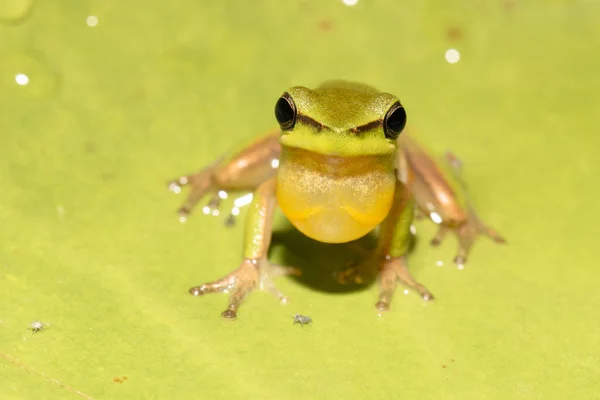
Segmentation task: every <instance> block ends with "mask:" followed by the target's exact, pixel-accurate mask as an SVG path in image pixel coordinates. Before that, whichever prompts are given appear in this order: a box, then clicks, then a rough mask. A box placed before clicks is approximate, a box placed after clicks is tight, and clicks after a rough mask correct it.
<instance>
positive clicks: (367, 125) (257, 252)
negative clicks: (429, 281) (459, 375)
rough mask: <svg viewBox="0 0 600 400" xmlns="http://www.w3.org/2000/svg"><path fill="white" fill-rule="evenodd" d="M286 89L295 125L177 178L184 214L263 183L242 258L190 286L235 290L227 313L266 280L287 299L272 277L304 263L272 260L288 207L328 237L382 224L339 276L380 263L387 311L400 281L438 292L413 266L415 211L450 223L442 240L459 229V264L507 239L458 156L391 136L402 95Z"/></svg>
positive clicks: (355, 88)
mask: <svg viewBox="0 0 600 400" xmlns="http://www.w3.org/2000/svg"><path fill="white" fill-rule="evenodd" d="M286 93H287V96H288V99H291V100H292V102H293V105H294V107H295V110H294V111H295V114H294V115H295V118H294V121H295V123H294V125H293V127H292V128H289V127H288V126H286V125H285V124H284V125H282V126H281V129H279V130H277V131H276V132H273V133H270V134H268V135H264V136H261V137H260V138H259V139H258V140H254V141H253V142H251V143H249V144H248V145H246V146H244V147H243V148H242V149H241V150H240V151H238V152H234V153H233V154H232V155H231V156H230V157H228V158H224V159H222V160H219V161H217V162H215V163H214V164H212V165H210V166H208V167H206V168H204V169H202V170H201V171H199V172H198V173H195V174H192V175H187V176H182V177H180V178H178V179H176V180H173V181H171V182H170V184H169V186H170V188H171V190H173V191H175V192H176V193H179V192H180V191H181V186H184V185H189V186H190V187H191V192H190V194H189V196H188V198H187V200H186V202H185V203H184V205H183V206H182V207H181V209H180V211H179V212H180V218H181V219H182V220H183V219H184V218H186V217H187V215H188V214H189V213H190V212H191V210H192V209H193V207H194V205H195V204H196V203H197V202H198V201H199V200H200V199H202V198H203V197H204V196H205V195H206V194H208V193H212V194H213V197H212V200H211V201H210V202H209V205H210V207H211V208H216V207H218V205H219V197H218V196H216V193H217V192H218V191H219V190H225V191H229V192H232V191H233V192H236V191H253V200H252V203H251V204H250V206H249V209H248V211H247V216H246V221H245V230H244V252H243V254H244V258H243V260H242V263H241V266H240V267H239V268H238V269H236V270H235V271H233V272H232V273H230V274H228V275H227V276H225V277H224V278H222V279H219V280H217V281H214V282H210V283H206V284H202V285H199V286H195V287H193V288H191V289H190V293H191V294H193V295H203V294H207V293H214V292H227V293H229V294H230V299H229V305H228V307H227V309H226V310H225V311H223V313H222V314H221V315H222V316H223V317H224V318H227V319H234V318H236V316H237V311H238V308H239V307H240V305H241V303H242V300H243V299H244V298H245V296H246V295H247V294H248V293H250V292H251V291H252V290H254V289H255V288H256V287H258V288H259V289H260V290H267V291H270V292H271V293H273V294H274V295H275V296H276V297H277V298H278V299H279V300H280V301H282V302H286V301H287V298H286V297H285V296H284V295H283V294H281V293H280V292H279V291H278V290H277V289H276V287H275V285H274V284H273V282H272V278H274V277H276V276H280V275H287V274H298V271H297V270H296V269H295V268H291V267H285V266H280V265H274V264H271V263H270V262H269V261H268V259H267V252H268V250H269V246H270V242H271V229H272V221H273V213H274V210H275V207H276V206H278V205H279V206H280V208H281V210H282V211H283V213H284V214H285V215H286V216H287V217H288V219H289V220H290V221H291V222H292V224H293V225H294V226H296V227H297V228H298V229H299V230H300V231H301V232H302V233H304V234H305V235H307V236H309V237H311V238H313V239H315V240H318V241H322V242H328V243H344V242H350V241H352V240H355V239H357V238H358V237H361V236H364V235H365V234H367V233H368V232H369V231H371V230H373V229H374V228H376V227H379V234H378V245H377V248H376V250H375V251H374V252H372V254H370V255H369V256H368V257H366V258H365V260H363V262H362V263H360V264H359V265H358V266H355V267H352V268H350V269H348V270H346V271H344V272H342V273H341V274H339V275H338V279H339V280H340V281H341V282H349V281H353V282H362V281H363V278H364V274H365V270H367V268H364V267H365V266H367V265H371V264H370V263H373V262H375V263H378V265H379V284H380V294H379V300H378V301H377V303H376V308H377V309H378V310H379V311H385V310H388V309H389V306H390V303H391V299H392V295H393V293H394V291H395V288H396V285H397V282H398V281H400V282H401V283H403V284H405V285H407V286H409V287H412V288H414V289H416V290H417V291H418V292H419V293H420V295H421V296H422V297H423V299H424V300H432V299H433V295H432V294H431V292H430V291H429V290H428V289H427V288H426V287H425V286H423V285H421V284H419V283H418V282H417V281H416V280H415V279H414V278H413V277H412V276H411V274H410V273H409V272H408V269H407V263H406V254H407V251H408V248H409V245H410V241H411V239H412V234H411V232H410V226H411V224H412V221H413V216H414V213H415V210H416V212H417V213H418V214H425V215H429V216H430V217H431V219H432V220H434V222H436V223H437V224H438V225H439V227H440V229H439V232H438V234H437V235H436V236H435V237H434V238H433V239H432V241H431V244H432V245H438V244H439V243H440V242H441V240H442V239H443V237H444V235H445V234H446V233H447V232H448V231H452V232H453V233H455V234H456V235H457V237H458V241H459V251H458V254H457V256H456V258H455V262H456V263H457V264H464V262H466V259H467V254H468V252H469V249H470V248H471V245H472V243H473V241H474V240H475V238H476V237H477V235H479V234H485V235H488V236H490V237H491V238H492V239H494V240H495V241H496V242H500V243H503V242H504V239H503V238H502V237H501V236H500V235H498V234H497V233H496V232H495V231H494V230H493V229H491V228H489V227H487V226H486V225H484V224H483V223H482V222H481V221H480V220H479V219H478V218H477V216H476V215H475V212H474V211H473V209H472V207H471V206H470V202H469V200H468V197H467V194H466V192H465V190H464V187H463V185H462V183H461V179H460V174H459V167H460V166H459V162H458V160H457V159H456V158H455V157H453V156H451V155H449V156H447V158H448V160H447V161H448V162H447V163H439V162H436V161H435V160H434V159H433V158H432V157H430V156H429V153H427V152H426V151H425V150H424V149H423V147H422V145H420V144H419V143H418V142H416V140H415V139H414V138H412V137H411V136H408V135H407V134H406V133H402V134H400V137H398V138H397V136H398V135H397V134H395V135H393V134H392V135H391V134H390V133H394V132H391V131H390V129H389V126H388V125H386V124H387V122H386V118H387V116H388V115H389V113H391V111H392V110H393V108H394V106H395V105H396V104H399V101H398V99H397V98H396V97H395V96H393V95H390V94H388V93H381V92H378V91H377V90H375V89H373V88H371V87H369V86H366V85H363V84H358V83H352V82H344V81H332V82H326V83H324V84H322V85H321V86H319V87H318V88H316V89H314V90H310V89H307V88H304V87H293V88H290V89H289V90H288V91H287V92H286ZM279 122H280V123H281V121H279ZM386 134H387V136H386ZM273 160H278V166H274V164H273Z"/></svg>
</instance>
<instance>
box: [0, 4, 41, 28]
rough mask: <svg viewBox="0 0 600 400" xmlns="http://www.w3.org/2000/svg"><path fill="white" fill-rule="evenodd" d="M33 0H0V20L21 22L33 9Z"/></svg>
mask: <svg viewBox="0 0 600 400" xmlns="http://www.w3.org/2000/svg"><path fill="white" fill-rule="evenodd" d="M33 4H34V0H0V22H6V23H13V24H14V23H19V22H23V20H25V19H26V18H27V17H29V15H31V11H32V10H33Z"/></svg>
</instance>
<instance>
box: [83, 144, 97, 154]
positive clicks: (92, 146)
mask: <svg viewBox="0 0 600 400" xmlns="http://www.w3.org/2000/svg"><path fill="white" fill-rule="evenodd" d="M84 149H85V152H86V153H93V152H95V151H96V144H95V143H94V142H85V145H84Z"/></svg>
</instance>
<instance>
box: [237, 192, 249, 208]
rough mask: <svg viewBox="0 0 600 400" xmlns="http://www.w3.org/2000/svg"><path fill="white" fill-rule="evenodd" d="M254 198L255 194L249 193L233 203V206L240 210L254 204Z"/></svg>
mask: <svg viewBox="0 0 600 400" xmlns="http://www.w3.org/2000/svg"><path fill="white" fill-rule="evenodd" d="M252 197H253V194H252V193H248V194H246V195H244V196H242V197H238V198H237V199H235V200H234V201H233V204H234V205H235V206H236V207H238V208H240V207H244V206H247V205H248V204H250V203H252Z"/></svg>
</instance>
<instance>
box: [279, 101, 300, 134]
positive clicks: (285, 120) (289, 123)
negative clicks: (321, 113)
mask: <svg viewBox="0 0 600 400" xmlns="http://www.w3.org/2000/svg"><path fill="white" fill-rule="evenodd" d="M275 118H277V122H279V126H280V127H281V130H282V131H291V130H292V128H293V127H294V125H295V124H296V104H294V100H292V98H291V96H290V95H289V94H288V93H284V94H283V96H281V97H280V98H279V100H277V104H275Z"/></svg>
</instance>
